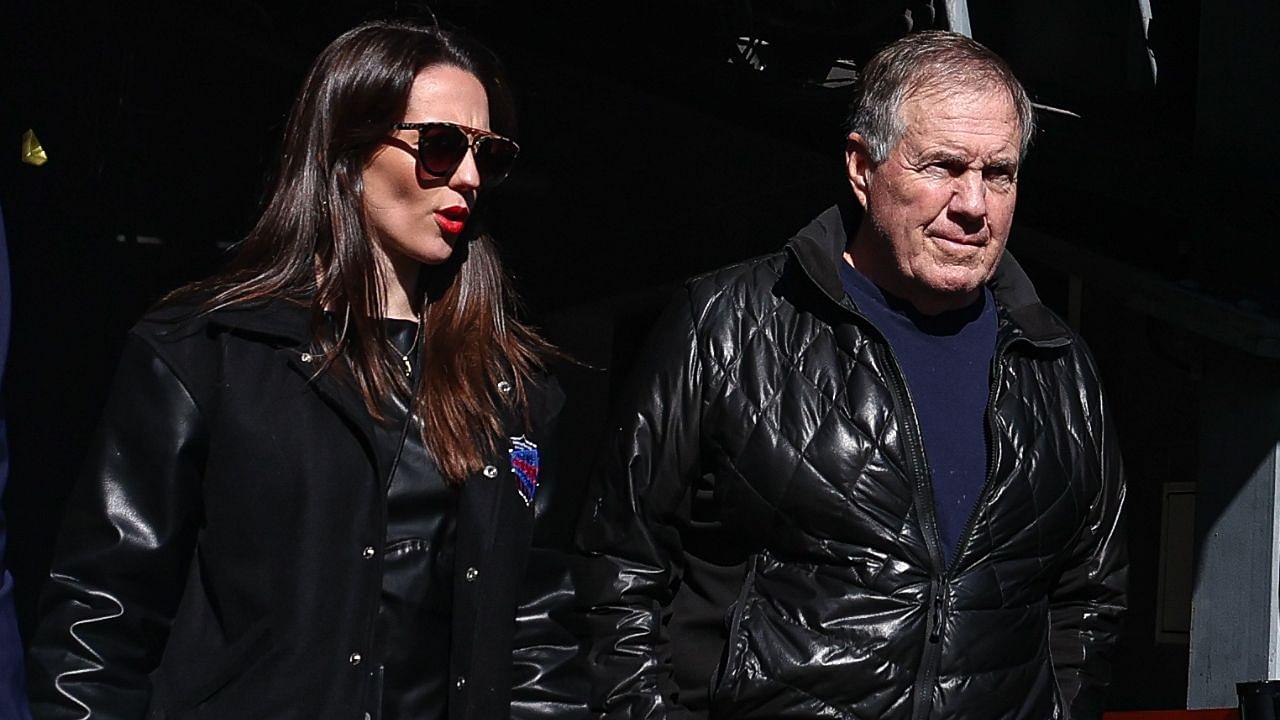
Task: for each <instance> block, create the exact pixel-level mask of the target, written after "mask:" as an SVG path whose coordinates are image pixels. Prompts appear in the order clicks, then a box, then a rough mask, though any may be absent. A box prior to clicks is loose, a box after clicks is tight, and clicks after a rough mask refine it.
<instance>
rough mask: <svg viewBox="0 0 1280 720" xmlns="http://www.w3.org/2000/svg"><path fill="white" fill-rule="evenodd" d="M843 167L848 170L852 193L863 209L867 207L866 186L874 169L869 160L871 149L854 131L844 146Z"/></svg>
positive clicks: (872, 163)
mask: <svg viewBox="0 0 1280 720" xmlns="http://www.w3.org/2000/svg"><path fill="white" fill-rule="evenodd" d="M844 160H845V167H846V168H847V170H848V172H849V184H850V185H852V186H853V194H854V196H855V197H857V198H858V202H859V203H860V204H861V205H862V207H863V208H864V209H865V208H866V207H867V194H868V193H867V187H868V186H869V185H870V183H871V173H872V172H873V171H874V170H875V162H873V161H872V160H871V149H870V148H869V147H867V141H866V139H865V138H863V137H862V136H861V135H859V134H858V133H856V132H851V133H849V137H848V138H847V140H846V142H845V147H844Z"/></svg>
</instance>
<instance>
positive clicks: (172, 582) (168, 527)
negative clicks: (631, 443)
mask: <svg viewBox="0 0 1280 720" xmlns="http://www.w3.org/2000/svg"><path fill="white" fill-rule="evenodd" d="M190 315H191V313H190V312H189V310H187V309H177V308H175V309H169V310H162V311H158V312H154V313H152V314H151V315H149V316H148V317H146V318H144V319H143V320H142V322H140V323H139V324H138V325H137V327H135V328H134V330H133V331H132V332H131V334H130V336H129V339H128V343H127V346H126V349H125V351H124V355H123V357H122V359H121V361H120V366H119V370H118V372H117V375H116V379H115V382H114V386H113V390H112V393H111V396H110V399H109V401H108V404H107V407H106V410H105V415H104V417H103V420H102V423H101V425H100V428H99V430H98V432H97V435H96V439H95V441H94V443H93V447H92V450H91V452H90V455H89V459H88V463H87V472H86V473H85V475H84V476H83V477H82V478H81V480H80V482H79V484H78V487H77V490H76V493H75V495H74V497H73V499H72V501H71V503H70V506H69V510H68V514H67V517H66V519H65V522H64V525H63V529H62V534H61V536H60V540H59V549H58V551H57V554H56V559H55V562H54V566H53V569H52V572H51V576H50V579H49V581H48V583H47V585H46V587H45V589H44V593H43V597H42V601H41V613H42V619H41V622H40V625H39V628H38V631H37V633H36V636H35V637H34V640H33V645H32V648H31V651H30V678H29V683H30V694H31V699H32V709H33V711H34V712H35V715H36V717H40V718H48V719H50V720H52V719H54V718H83V717H92V718H95V720H96V719H98V718H102V719H107V718H120V719H122V720H123V719H125V718H128V719H129V720H136V719H137V718H142V717H150V718H237V720H248V719H250V718H272V719H277V718H299V719H302V718H306V719H307V720H313V719H315V718H342V719H344V720H360V719H361V718H376V717H377V715H378V708H379V707H380V702H379V698H378V688H377V677H376V673H374V672H372V671H371V670H372V668H371V666H372V665H374V663H372V662H368V661H367V657H368V652H369V650H368V649H369V647H370V644H371V642H372V641H373V633H374V620H375V617H376V614H377V611H378V599H379V593H380V591H381V586H382V565H381V563H382V552H383V548H384V542H385V528H386V520H385V513H386V507H385V506H386V484H385V483H386V481H387V479H388V477H389V475H388V473H389V471H390V463H391V460H392V458H391V457H388V456H387V452H386V450H385V446H386V443H377V442H375V441H374V438H373V433H374V427H373V424H372V423H373V421H372V420H371V418H370V417H369V414H368V413H367V412H366V411H365V409H364V405H363V403H362V402H361V400H360V398H359V397H358V396H357V394H356V393H355V392H354V390H353V389H352V388H351V387H350V386H349V385H348V384H346V383H343V382H340V381H338V380H337V379H336V378H335V377H334V376H333V375H332V374H331V373H322V374H320V375H318V376H317V375H316V370H317V366H318V364H319V363H318V358H317V357H316V356H314V355H312V354H310V352H309V350H310V348H309V345H310V341H309V333H308V329H307V321H308V312H307V311H306V309H305V308H301V307H297V306H294V305H291V304H288V303H284V302H272V303H268V304H265V305H258V306H253V307H243V308H239V309H229V310H221V311H217V312H214V313H212V314H209V315H204V316H198V317H190ZM502 387H506V385H505V384H504V385H503V386H502ZM531 402H532V412H531V420H532V426H527V425H525V423H524V422H523V421H522V420H521V421H517V420H516V419H515V418H514V417H513V418H512V419H510V421H509V422H508V423H507V426H508V428H509V430H508V433H507V434H509V435H511V436H512V437H513V438H515V437H519V436H523V437H524V438H525V439H527V440H529V441H530V442H532V443H534V444H536V445H538V446H539V447H540V448H541V449H543V450H547V449H548V447H547V446H548V444H549V442H548V441H549V440H550V438H551V435H552V433H553V430H554V427H555V419H556V416H557V413H558V412H559V408H560V404H561V395H560V393H559V391H558V389H557V388H556V387H555V385H554V383H551V382H550V381H548V382H547V383H544V384H542V385H541V386H539V387H536V388H533V389H532V391H531ZM513 415H514V413H513ZM508 451H509V448H506V447H503V448H500V449H499V452H498V453H496V454H494V455H493V457H491V458H489V460H488V465H487V466H486V467H485V468H484V470H483V471H480V472H477V473H476V474H475V476H474V477H470V478H468V479H467V480H466V483H465V485H464V486H463V489H462V490H461V492H460V495H459V500H458V516H457V545H456V548H455V552H456V561H455V568H456V572H455V577H454V583H453V596H454V602H453V608H454V611H453V613H454V614H453V621H452V622H453V624H452V637H453V639H454V642H453V651H452V652H451V654H450V658H449V663H448V664H449V666H450V677H449V685H450V687H451V695H450V699H449V718H450V719H451V720H460V719H463V718H467V719H474V720H489V719H491V718H507V717H519V718H542V717H545V718H552V717H555V718H561V717H566V716H568V717H573V716H574V713H575V712H577V711H578V709H579V708H580V706H581V696H582V693H581V692H580V691H579V690H577V689H576V687H577V686H576V683H578V682H580V678H581V672H580V671H578V670H575V669H574V668H573V662H574V656H575V652H576V650H577V645H578V641H577V640H576V638H575V637H574V636H573V634H572V633H569V632H566V631H565V630H564V628H563V627H561V626H560V624H559V623H558V622H557V614H558V613H559V609H558V608H560V607H562V606H564V605H565V603H564V598H565V596H566V592H567V590H566V587H567V585H566V577H567V576H566V572H567V571H566V570H565V569H564V563H563V562H562V560H563V558H562V556H561V554H560V553H559V552H558V551H557V550H556V549H554V547H550V546H549V545H550V543H544V542H543V541H544V539H546V538H549V537H553V536H554V535H555V532H554V529H553V528H548V527H545V526H544V525H543V524H542V522H541V518H542V517H543V516H544V515H545V514H546V511H547V508H548V506H549V504H550V503H551V502H552V497H553V495H554V494H555V492H556V487H555V486H556V483H555V469H554V462H553V461H551V460H550V459H549V458H548V457H546V455H547V454H544V462H543V469H542V472H541V474H540V478H539V479H540V485H539V490H538V492H537V494H536V495H535V502H534V503H533V505H532V506H528V505H526V503H525V500H524V498H523V497H522V496H521V495H520V494H519V492H518V491H517V479H516V476H515V475H514V474H513V472H512V467H511V460H510V458H509V456H508ZM366 713H367V714H366Z"/></svg>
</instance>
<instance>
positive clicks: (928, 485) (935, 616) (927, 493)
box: [867, 322, 947, 720]
mask: <svg viewBox="0 0 1280 720" xmlns="http://www.w3.org/2000/svg"><path fill="white" fill-rule="evenodd" d="M867 324H868V325H870V326H871V327H872V328H875V326H874V325H872V324H871V323H870V322H868V323H867ZM875 332H876V334H877V335H879V336H880V340H881V346H882V347H883V348H884V349H885V351H886V352H887V354H888V356H889V360H890V363H889V366H888V369H889V370H890V371H891V372H889V373H887V375H888V376H889V378H890V380H891V383H890V384H891V386H892V389H893V394H894V398H895V400H896V401H897V403H898V406H899V407H900V408H902V427H903V430H904V435H905V436H906V445H907V456H908V458H909V460H910V463H911V473H912V475H914V476H915V477H914V478H913V480H914V482H913V485H914V491H915V498H916V507H917V509H918V514H919V516H920V530H921V535H923V536H924V543H925V547H926V548H927V549H928V551H929V560H930V562H931V564H932V566H933V568H932V569H933V572H932V573H931V574H930V575H931V576H930V578H929V597H928V600H927V603H928V607H927V608H926V612H927V613H928V614H927V615H926V616H925V644H924V653H923V655H922V656H921V658H920V669H919V671H918V672H917V673H916V681H915V684H914V686H913V687H912V691H911V698H912V700H911V704H912V711H911V717H912V718H913V720H926V718H928V717H929V710H930V709H931V708H932V706H933V684H934V682H935V681H936V680H937V677H938V666H939V665H940V664H941V660H942V626H943V623H944V622H945V620H946V602H947V593H946V586H947V577H946V574H945V573H946V567H945V563H944V562H943V557H942V541H941V540H940V539H939V536H938V524H937V520H936V518H935V517H934V508H933V483H932V482H931V481H930V480H929V467H928V465H929V463H928V458H927V457H926V456H925V454H924V446H923V443H922V442H921V439H920V421H919V419H918V418H917V417H916V408H915V404H914V403H912V402H911V393H910V391H909V390H908V389H907V385H906V381H905V379H904V378H903V376H902V365H901V364H899V362H898V356H897V354H896V353H894V351H893V346H892V345H890V344H889V341H888V339H887V338H885V337H884V333H881V332H880V330H879V329H878V328H875Z"/></svg>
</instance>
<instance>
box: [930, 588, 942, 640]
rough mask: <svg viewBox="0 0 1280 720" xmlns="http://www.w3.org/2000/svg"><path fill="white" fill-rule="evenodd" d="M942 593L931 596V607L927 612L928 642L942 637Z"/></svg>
mask: <svg viewBox="0 0 1280 720" xmlns="http://www.w3.org/2000/svg"><path fill="white" fill-rule="evenodd" d="M942 602H943V600H942V593H938V594H937V595H934V596H933V609H932V611H931V612H930V613H929V642H938V641H939V640H941V639H942Z"/></svg>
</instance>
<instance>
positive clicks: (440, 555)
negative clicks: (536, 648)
mask: <svg viewBox="0 0 1280 720" xmlns="http://www.w3.org/2000/svg"><path fill="white" fill-rule="evenodd" d="M417 333H418V325H417V324H416V323H413V322H409V321H406V320H388V321H387V335H388V337H389V338H390V339H391V342H392V343H393V344H394V345H395V347H396V350H397V351H398V355H397V358H396V359H397V361H399V359H400V357H402V356H408V357H409V359H410V363H409V364H410V368H411V373H410V385H411V386H413V385H416V382H417V380H418V359H417V356H418V352H417V350H418V346H417V343H416V342H415V339H416V338H417ZM397 364H399V363H397ZM388 415H389V416H388V421H389V422H387V423H385V424H383V425H382V426H380V429H379V432H378V442H381V443H387V444H389V445H390V447H391V449H392V453H391V454H392V455H395V450H396V448H399V453H398V458H399V459H398V461H397V462H396V463H395V465H394V466H393V470H392V471H391V478H390V483H389V485H388V487H387V541H386V552H385V555H384V557H383V560H382V563H383V564H382V601H381V604H380V607H379V612H378V624H377V632H376V634H375V645H374V649H375V659H376V660H377V663H378V664H377V665H376V666H375V670H374V672H375V673H377V676H378V677H377V678H376V679H377V680H378V682H375V683H374V686H375V687H378V688H380V689H381V696H382V703H381V707H382V718H383V720H409V719H410V718H411V719H412V720H437V719H441V720H442V719H443V718H445V717H446V716H447V714H448V713H447V708H448V692H447V686H448V679H449V640H450V638H449V627H450V616H451V614H452V597H451V593H452V590H453V548H454V538H455V531H454V518H455V516H456V506H455V502H456V500H457V494H456V491H455V490H454V489H453V488H451V487H450V486H449V485H448V484H447V483H445V481H444V478H443V476H441V474H440V471H439V469H438V468H437V467H436V464H435V462H434V461H433V460H432V458H431V455H430V453H429V452H428V451H427V449H426V447H425V446H424V445H423V443H422V426H421V419H420V418H418V417H417V415H414V416H413V417H412V418H409V419H408V420H407V421H406V417H407V416H408V415H409V412H408V403H407V401H406V398H401V397H397V398H395V400H394V402H393V403H392V407H391V408H389V409H388Z"/></svg>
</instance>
